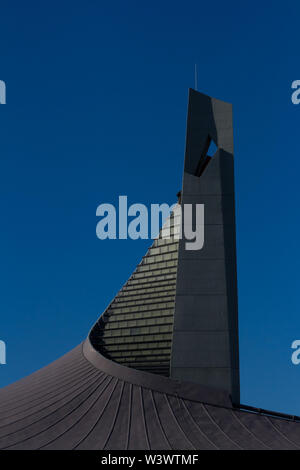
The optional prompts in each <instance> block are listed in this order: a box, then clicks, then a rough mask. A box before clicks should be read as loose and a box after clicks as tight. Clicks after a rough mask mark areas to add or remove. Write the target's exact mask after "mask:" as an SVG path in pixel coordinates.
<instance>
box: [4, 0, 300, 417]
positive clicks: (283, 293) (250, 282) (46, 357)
mask: <svg viewBox="0 0 300 470" xmlns="http://www.w3.org/2000/svg"><path fill="white" fill-rule="evenodd" d="M280 3H281V5H279V2H270V3H268V4H267V3H266V2H264V3H262V2H258V1H252V2H249V3H248V4H247V3H246V2H238V1H236V2H233V1H228V2H221V1H215V2H213V3H212V2H202V1H185V2H182V1H181V2H178V1H172V2H171V1H163V2H161V1H160V2H158V1H155V0H154V1H151V2H139V1H131V0H128V1H126V2H123V1H112V2H100V1H91V0H88V1H84V2H83V1H76V0H73V1H72V2H71V1H65V2H58V1H56V0H54V1H52V2H51V4H50V3H48V4H45V3H43V2H37V1H28V2H21V1H19V2H14V1H9V2H8V1H3V2H1V7H0V8H1V11H0V14H1V29H0V58H1V60H0V79H1V80H5V82H6V85H7V104H6V105H5V106H3V105H1V106H0V133H1V139H0V214H1V231H0V260H1V264H0V312H1V313H0V315H1V317H0V339H2V340H4V341H5V342H6V344H7V365H5V366H0V386H4V385H6V384H8V383H10V382H12V381H14V380H16V379H19V378H21V377H23V376H24V375H26V374H28V373H30V372H32V371H34V370H36V369H38V368H40V367H42V366H43V365H46V364H47V363H49V362H50V361H52V360H54V359H56V358H57V357H59V356H60V355H61V354H63V353H64V352H67V351H68V350H69V349H70V348H72V347H73V346H75V345H76V344H78V342H79V341H81V340H83V339H84V337H85V336H86V335H87V333H88V331H89V328H90V327H91V325H92V324H93V322H94V321H95V320H96V319H97V317H98V316H99V314H100V313H102V311H103V310H104V309H105V307H106V306H107V304H108V302H109V301H110V300H111V299H112V297H113V296H114V295H115V293H116V292H117V291H118V289H119V288H120V287H121V285H122V284H123V283H124V282H125V281H126V279H127V278H128V277H129V275H130V274H131V272H132V270H133V269H134V267H135V266H136V264H137V263H138V262H139V260H140V258H141V256H142V255H143V254H144V252H145V250H146V248H147V246H148V242H146V241H126V240H121V241H118V242H116V241H100V240H98V239H97V238H96V234H95V228H96V222H97V219H96V215H95V213H96V208H97V206H98V205H99V204H100V203H102V202H112V203H115V202H116V201H117V198H118V195H122V194H126V195H128V201H129V203H133V202H142V203H145V204H149V203H151V202H154V203H155V202H157V203H160V202H169V203H171V202H174V200H175V198H176V193H177V191H178V189H179V188H180V185H181V172H182V167H183V154H184V144H185V123H186V109H187V93H188V87H193V86H194V64H195V63H197V64H198V89H199V90H200V91H202V92H204V93H206V94H209V95H211V96H214V97H216V98H220V99H223V100H225V101H230V102H232V103H233V109H234V138H235V165H236V166H235V176H236V200H237V201H236V204H237V244H238V246H237V255H238V285H239V315H240V316H239V318H240V356H241V399H242V401H243V402H244V403H247V404H251V405H255V406H261V407H267V408H268V409H275V410H278V411H283V412H291V413H295V414H299V415H300V403H299V400H298V389H299V385H300V365H299V366H294V365H292V363H291V359H290V358H291V352H292V351H291V348H290V346H291V343H292V341H293V340H295V339H300V315H299V313H300V302H299V291H300V278H299V265H300V253H299V241H298V240H299V235H300V215H299V203H300V196H299V174H300V159H299V154H300V142H299V128H300V105H298V106H295V105H293V104H292V102H291V93H292V90H291V83H292V81H293V80H296V79H300V70H299V47H298V44H299V24H298V21H299V14H300V6H299V5H297V4H296V2H293V3H292V2H290V3H289V2H284V4H282V2H280Z"/></svg>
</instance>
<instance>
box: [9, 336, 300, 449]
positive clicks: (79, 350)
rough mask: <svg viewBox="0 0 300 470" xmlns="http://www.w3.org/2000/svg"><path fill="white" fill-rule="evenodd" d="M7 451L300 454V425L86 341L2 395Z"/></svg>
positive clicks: (13, 385)
mask: <svg viewBox="0 0 300 470" xmlns="http://www.w3.org/2000/svg"><path fill="white" fill-rule="evenodd" d="M211 394H213V395H211ZM211 402H214V403H218V405H212V404H210V403H211ZM0 448H1V449H99V450H100V449H155V450H158V449H177V450H178V449H179V450H184V449H186V450H193V449H199V450H200V449H297V448H300V426H299V424H298V423H296V422H292V421H287V420H284V419H279V418H274V417H270V416H262V415H258V414H254V413H249V412H245V411H240V410H237V409H234V408H232V407H231V402H230V398H229V396H227V395H226V394H225V393H223V392H217V391H213V390H209V389H208V388H205V387H202V386H199V385H195V384H184V383H180V382H177V381H175V380H172V379H169V378H165V377H160V376H157V375H154V374H149V373H147V372H140V371H136V370H134V369H130V368H127V367H124V366H120V365H119V364H116V363H113V362H112V361H110V360H108V359H106V358H104V357H103V356H101V354H100V353H98V352H97V351H96V350H94V349H93V347H92V346H91V344H90V343H89V341H88V340H86V342H85V343H83V344H81V345H79V346H77V347H76V348H75V349H73V350H72V351H71V352H69V353H68V354H66V355H65V356H63V357H62V358H60V359H58V360H57V361H55V362H53V363H52V364H50V365H49V366H47V367H45V368H43V369H41V370H40V371H38V372H36V373H34V374H32V375H30V376H29V377H27V378H25V379H22V380H21V381H19V382H17V383H15V384H12V385H10V386H8V387H5V388H3V389H2V390H0Z"/></svg>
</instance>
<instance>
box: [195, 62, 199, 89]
mask: <svg viewBox="0 0 300 470" xmlns="http://www.w3.org/2000/svg"><path fill="white" fill-rule="evenodd" d="M195 90H196V91H198V76H197V64H195Z"/></svg>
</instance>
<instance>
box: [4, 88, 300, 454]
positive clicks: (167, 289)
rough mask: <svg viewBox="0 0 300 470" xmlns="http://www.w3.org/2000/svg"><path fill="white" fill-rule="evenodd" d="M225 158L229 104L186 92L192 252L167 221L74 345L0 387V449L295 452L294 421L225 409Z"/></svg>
mask: <svg viewBox="0 0 300 470" xmlns="http://www.w3.org/2000/svg"><path fill="white" fill-rule="evenodd" d="M211 140H214V141H215V142H216V143H217V144H218V147H219V150H218V151H217V152H216V154H215V156H214V157H213V158H210V157H208V155H207V151H208V147H209V143H210V142H211ZM232 152H233V140H232V117H231V106H230V105H229V104H228V103H223V102H220V101H219V100H215V99H212V98H210V97H207V96H205V95H202V94H199V93H198V92H194V91H191V92H190V99H189V111H188V126H187V145H186V158H185V171H184V177H183V188H182V194H181V204H182V205H184V204H185V202H187V203H188V204H204V203H205V213H206V219H205V220H206V224H205V230H206V231H207V233H209V236H208V237H207V239H206V242H205V245H204V249H203V250H200V251H197V250H195V251H189V250H187V251H186V250H185V247H184V240H183V239H180V240H179V242H177V241H176V239H175V234H176V231H177V230H178V226H177V225H178V223H177V221H176V220H175V217H174V221H173V223H172V224H171V229H172V230H171V235H172V236H171V237H169V236H168V237H167V239H157V240H156V241H155V242H154V243H153V245H152V247H150V249H149V250H148V252H147V254H146V256H145V257H144V258H143V260H142V262H141V263H140V264H139V265H138V267H137V269H136V270H135V272H134V273H133V275H132V276H131V277H130V279H129V280H128V281H127V283H126V284H125V286H123V288H122V289H121V291H120V292H119V294H118V295H117V296H116V297H115V299H114V300H113V301H112V303H111V304H110V305H109V307H108V308H107V309H106V311H105V312H104V314H103V315H102V316H101V317H100V319H99V320H98V322H96V324H95V325H94V327H93V328H92V330H91V332H90V334H89V336H88V339H86V341H85V342H84V343H82V344H80V345H79V346H77V347H76V348H75V349H73V350H72V351H71V352H69V353H68V354H66V355H65V356H63V357H62V358H60V359H58V360H57V361H55V362H53V363H52V364H50V365H49V366H47V367H45V368H43V369H41V370H40V371H38V372H36V373H34V374H32V375H30V376H29V377H27V378H25V379H23V380H20V381H19V382H17V383H15V384H12V385H10V386H8V387H6V388H4V389H2V390H0V449H26V450H27V449H98V450H100V449H121V450H126V449H153V450H158V449H174V450H193V449H199V450H200V449H297V448H300V424H299V422H295V421H300V418H297V420H296V419H294V421H293V419H286V418H287V416H285V417H284V416H283V415H281V417H280V416H279V414H277V416H276V414H275V413H271V412H265V411H264V412H261V411H260V412H258V413H257V412H254V411H255V410H254V409H251V408H250V407H243V408H244V409H242V407H241V406H240V407H239V408H236V407H234V406H233V405H232V401H231V397H233V400H235V402H236V403H237V402H238V401H239V359H238V315H237V285H236V260H235V219H234V181H233V154H232ZM199 156H200V158H199ZM208 158H209V160H208ZM168 235H170V233H169V234H168ZM173 235H174V237H173ZM150 372H151V373H150ZM188 381H193V383H191V382H188ZM246 409H247V410H248V411H246ZM284 418H285V419H284Z"/></svg>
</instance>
